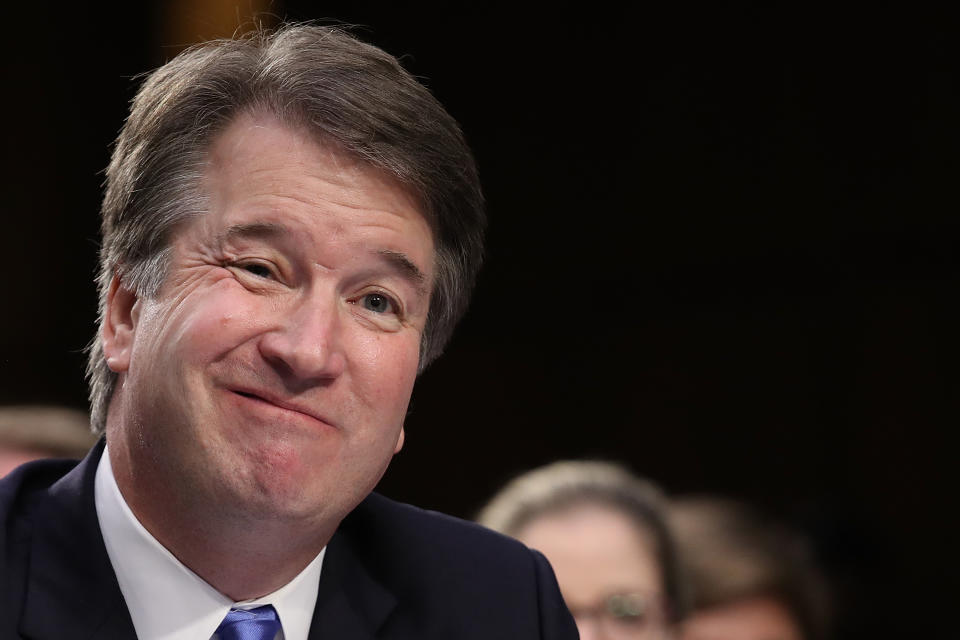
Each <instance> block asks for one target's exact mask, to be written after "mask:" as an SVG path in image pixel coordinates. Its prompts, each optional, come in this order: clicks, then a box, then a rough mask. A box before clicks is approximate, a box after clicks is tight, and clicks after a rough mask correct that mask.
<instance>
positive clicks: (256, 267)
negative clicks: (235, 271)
mask: <svg viewBox="0 0 960 640" xmlns="http://www.w3.org/2000/svg"><path fill="white" fill-rule="evenodd" d="M243 268H244V270H246V271H247V272H249V273H252V274H253V275H255V276H257V277H258V278H269V277H271V276H272V275H273V273H272V272H271V271H270V269H269V268H268V267H266V266H264V265H262V264H257V263H253V264H245V265H243Z"/></svg>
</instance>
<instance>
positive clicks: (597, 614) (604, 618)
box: [570, 593, 667, 640]
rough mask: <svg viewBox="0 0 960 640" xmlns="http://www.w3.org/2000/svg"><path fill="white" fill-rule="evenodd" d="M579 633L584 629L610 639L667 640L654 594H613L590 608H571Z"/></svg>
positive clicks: (657, 601) (663, 618)
mask: <svg viewBox="0 0 960 640" xmlns="http://www.w3.org/2000/svg"><path fill="white" fill-rule="evenodd" d="M570 613H572V614H573V617H574V619H575V620H576V621H577V627H578V628H580V629H581V631H582V630H583V629H584V628H585V627H588V626H592V627H594V628H595V629H596V630H597V634H596V635H598V636H599V637H601V638H608V639H610V640H659V639H660V638H665V637H667V625H666V615H665V612H664V606H663V603H662V601H661V598H659V597H658V596H657V595H656V594H646V593H615V594H611V595H609V596H607V597H606V598H605V599H604V600H603V601H602V602H600V603H598V604H596V605H594V606H592V607H571V608H570Z"/></svg>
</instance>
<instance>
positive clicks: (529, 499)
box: [478, 461, 683, 640]
mask: <svg viewBox="0 0 960 640" xmlns="http://www.w3.org/2000/svg"><path fill="white" fill-rule="evenodd" d="M664 509H665V506H664V500H663V497H662V495H661V493H660V491H659V490H658V489H657V488H656V487H655V486H654V485H652V484H651V483H649V482H647V481H645V480H642V479H640V478H637V477H636V476H634V475H632V474H631V473H629V472H628V471H627V470H625V469H623V468H622V467H619V466H616V465H613V464H609V463H603V462H573V461H567V462H556V463H553V464H551V465H548V466H546V467H542V468H539V469H535V470H533V471H530V472H528V473H525V474H523V475H521V476H520V477H518V478H516V479H515V480H513V481H512V482H510V483H509V484H508V485H507V486H506V487H504V488H503V490H501V491H500V493H498V494H497V495H496V496H495V497H494V498H493V499H492V500H491V501H490V503H489V504H488V505H487V506H486V507H485V508H484V509H483V510H482V511H481V513H480V515H479V517H478V521H479V522H480V523H481V524H483V525H485V526H488V527H490V528H492V529H495V530H497V531H500V532H502V533H505V534H507V535H510V536H513V537H514V538H517V539H518V540H520V541H521V542H523V543H525V544H526V545H527V546H529V547H531V548H534V549H537V550H539V551H541V552H542V553H543V554H544V555H545V556H546V557H547V559H548V560H549V561H550V564H551V565H553V570H554V572H555V573H556V576H557V581H558V582H559V584H560V591H561V592H562V593H563V597H564V600H565V601H566V603H567V606H568V607H569V609H570V611H571V613H573V616H574V618H575V619H576V622H577V628H578V629H579V631H580V637H581V638H582V639H583V640H594V639H608V640H620V639H622V640H661V639H664V638H671V637H673V635H674V631H675V629H676V628H677V624H678V622H679V620H680V618H681V617H682V613H683V597H682V595H681V589H680V584H679V578H678V567H677V559H676V555H675V551H674V544H673V540H672V539H671V537H670V535H669V533H668V529H667V525H666V516H665V511H664Z"/></svg>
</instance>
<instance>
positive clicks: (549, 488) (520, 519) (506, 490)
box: [476, 460, 687, 622]
mask: <svg viewBox="0 0 960 640" xmlns="http://www.w3.org/2000/svg"><path fill="white" fill-rule="evenodd" d="M584 504H591V505H604V506H608V507H610V508H612V509H615V510H616V511H618V512H620V513H623V514H624V515H626V516H627V517H628V518H630V519H631V520H632V521H633V522H634V523H636V525H637V527H638V528H639V529H640V530H641V531H644V532H646V533H647V534H649V537H650V539H651V541H652V542H653V547H654V548H653V555H654V556H655V557H656V559H657V564H658V566H657V571H658V575H659V576H660V581H661V584H662V585H663V595H664V597H665V598H666V601H667V607H668V614H669V617H670V620H671V621H672V622H678V621H679V620H681V619H682V618H683V617H684V616H685V615H686V612H687V597H686V590H685V589H684V587H683V584H682V582H681V577H680V565H679V559H678V558H677V552H676V545H675V543H674V540H673V535H672V534H671V532H670V529H669V526H668V524H667V506H666V500H665V498H664V496H663V494H662V492H661V491H660V489H659V488H657V486H656V485H654V484H653V483H651V482H649V481H647V480H644V479H642V478H639V477H637V476H635V475H634V474H632V473H630V472H629V471H628V470H627V469H625V468H623V467H622V466H620V465H617V464H613V463H610V462H600V461H593V460H562V461H559V462H554V463H552V464H548V465H546V466H543V467H540V468H537V469H533V470H531V471H528V472H526V473H523V474H521V475H520V476H518V477H516V478H514V479H513V480H511V481H510V482H509V483H507V485H506V486H505V487H503V489H501V490H500V492H499V493H497V495H495V496H494V497H493V498H492V499H491V500H490V502H488V503H487V505H486V506H485V507H484V508H483V509H482V510H481V511H480V513H479V514H478V515H477V518H476V520H477V522H479V523H480V524H482V525H484V526H486V527H489V528H491V529H494V530H495V531H499V532H500V533H504V534H506V535H509V536H516V535H517V534H518V533H520V531H521V530H523V529H524V528H525V527H526V526H527V525H528V524H530V523H531V522H533V521H534V520H537V519H538V518H541V517H544V516H548V515H551V514H555V513H560V512H564V511H567V510H568V509H573V508H576V507H578V506H581V505H584Z"/></svg>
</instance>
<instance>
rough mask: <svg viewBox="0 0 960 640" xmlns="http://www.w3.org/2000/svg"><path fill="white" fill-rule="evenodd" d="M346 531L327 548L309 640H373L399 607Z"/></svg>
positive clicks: (339, 532)
mask: <svg viewBox="0 0 960 640" xmlns="http://www.w3.org/2000/svg"><path fill="white" fill-rule="evenodd" d="M343 529H344V528H343V527H341V529H340V530H338V531H337V533H336V534H334V536H333V539H331V541H330V544H329V545H328V547H327V553H326V555H325V557H324V560H323V571H322V572H321V574H320V589H319V591H318V592H317V605H316V607H315V608H314V611H313V622H312V623H311V625H310V634H309V640H329V639H330V638H351V639H356V640H372V639H373V638H375V637H376V634H377V631H378V630H379V629H380V627H381V626H382V625H383V623H384V622H385V621H386V619H387V616H388V615H389V614H390V612H391V611H393V609H394V607H395V606H396V604H397V601H396V598H395V597H394V596H393V594H392V593H390V592H389V591H388V590H387V589H386V588H385V587H384V586H383V585H382V584H381V583H380V582H379V581H377V580H376V578H375V577H374V576H373V575H371V574H370V572H369V571H368V570H367V567H366V566H365V565H364V564H363V562H362V561H361V560H360V557H359V555H358V550H357V549H356V548H355V547H354V544H353V541H352V540H351V538H350V536H349V535H348V534H347V533H344V531H343Z"/></svg>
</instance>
